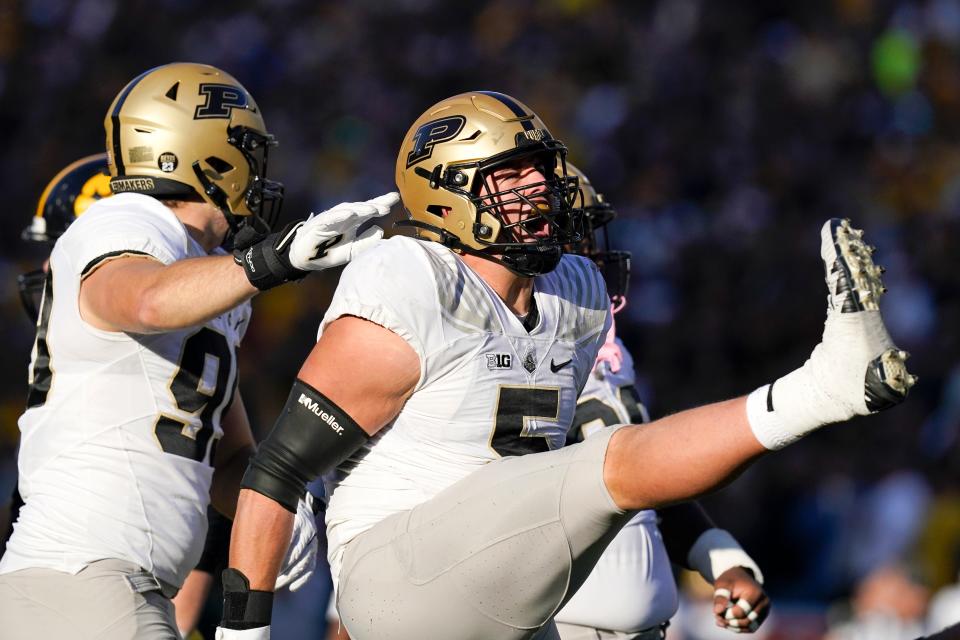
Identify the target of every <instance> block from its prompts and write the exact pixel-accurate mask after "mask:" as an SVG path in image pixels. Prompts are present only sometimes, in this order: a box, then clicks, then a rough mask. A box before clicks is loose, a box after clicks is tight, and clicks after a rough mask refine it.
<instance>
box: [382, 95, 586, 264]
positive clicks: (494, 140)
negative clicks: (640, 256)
mask: <svg viewBox="0 0 960 640" xmlns="http://www.w3.org/2000/svg"><path fill="white" fill-rule="evenodd" d="M566 152H567V149H566V147H564V145H563V143H561V142H560V141H559V140H556V139H555V138H554V137H553V136H552V135H550V132H549V131H548V130H547V128H546V126H545V125H544V124H543V121H541V120H540V118H539V117H538V116H537V114H535V113H534V112H533V111H531V110H530V108H529V107H527V106H526V105H524V104H523V103H521V102H519V101H517V100H514V99H513V98H511V97H510V96H507V95H504V94H502V93H496V92H493V91H471V92H468V93H462V94H460V95H456V96H453V97H452V98H447V99H446V100H442V101H440V102H438V103H437V104H435V105H434V106H432V107H430V108H429V109H427V111H426V112H425V113H424V114H423V115H421V116H420V117H419V118H417V121H416V122H414V123H413V126H411V127H410V130H409V131H408V132H407V135H406V137H405V138H404V140H403V144H402V145H401V147H400V154H399V156H398V157H397V187H398V188H399V189H400V196H401V198H402V199H403V205H404V207H405V208H406V210H407V212H408V213H409V215H410V218H411V219H410V220H407V221H403V222H400V223H398V225H401V226H404V225H405V226H412V227H415V228H416V229H417V235H418V236H419V237H420V238H422V239H425V240H432V241H434V242H441V243H443V244H444V245H446V246H448V247H450V248H452V249H456V250H458V251H462V252H464V253H471V254H474V255H479V256H482V257H484V258H487V259H490V260H494V261H496V262H500V263H502V264H503V265H504V266H506V267H507V268H508V269H510V270H511V271H513V272H515V273H517V274H519V275H523V276H534V275H538V274H541V273H547V272H549V271H551V270H552V269H553V268H554V267H556V265H557V263H558V262H559V261H560V258H561V256H562V253H563V245H565V244H568V243H571V242H579V240H580V237H581V234H580V227H579V225H580V223H581V220H580V216H579V214H578V212H577V211H576V210H575V209H574V207H573V205H574V203H575V200H576V195H577V182H576V179H575V178H572V177H570V176H567V175H566V171H565V170H564V158H565V156H566ZM518 161H527V162H532V163H533V164H534V165H535V166H536V167H537V168H538V169H539V170H540V171H541V173H543V175H544V176H545V177H546V180H544V181H542V182H539V183H536V184H532V185H525V186H524V187H523V190H522V191H523V192H522V193H521V191H520V190H519V189H507V190H503V191H498V192H496V193H489V192H488V190H487V188H486V184H487V183H486V178H487V176H489V175H490V174H491V173H492V172H493V171H495V170H496V169H498V168H500V167H503V166H505V165H510V164H514V163H516V162H518ZM557 167H559V169H556V168H557ZM531 188H533V189H535V190H536V189H538V188H539V189H540V190H539V192H536V193H534V192H531V191H530V189H531ZM539 197H545V198H546V200H547V202H549V203H550V206H549V208H547V207H542V206H537V205H535V204H534V203H533V202H531V200H532V199H534V198H539ZM520 202H522V203H525V204H526V205H527V207H529V211H530V213H529V215H527V216H524V217H523V219H521V220H520V221H518V222H512V223H510V222H507V221H505V220H504V218H503V217H502V212H501V207H502V206H503V205H509V204H517V203H520ZM544 222H546V224H547V228H548V230H549V233H548V235H547V236H545V237H540V238H538V239H536V240H531V241H527V242H524V241H523V234H522V230H523V229H524V228H525V225H530V227H528V228H533V226H534V225H540V226H541V227H542V226H543V224H544Z"/></svg>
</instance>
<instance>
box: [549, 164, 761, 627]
mask: <svg viewBox="0 0 960 640" xmlns="http://www.w3.org/2000/svg"><path fill="white" fill-rule="evenodd" d="M567 170H568V171H569V172H570V173H572V174H573V175H575V176H577V178H578V179H579V182H580V193H581V197H582V205H583V211H584V227H585V230H584V231H585V232H584V239H583V242H582V243H581V244H580V245H579V246H577V247H574V248H573V250H575V251H576V252H578V253H580V254H581V255H585V256H587V257H588V258H590V259H591V260H593V261H594V263H596V265H597V267H598V268H599V269H600V272H601V273H602V274H603V276H604V280H605V281H606V283H607V293H608V294H609V295H610V300H611V313H612V314H614V317H616V314H617V312H619V311H620V310H622V309H623V307H624V306H626V302H627V297H626V294H627V290H628V288H629V280H630V254H629V252H626V251H612V250H611V249H610V242H609V236H608V228H607V225H608V224H609V223H610V222H611V221H612V220H613V219H614V218H615V217H616V211H615V210H614V208H613V207H612V206H611V205H610V203H609V202H608V201H607V200H606V198H604V196H603V194H601V193H598V192H597V191H596V189H595V188H594V187H593V185H592V183H591V182H590V180H589V179H588V178H587V177H586V176H585V175H584V174H583V172H582V171H580V170H579V169H577V168H576V167H575V166H573V165H572V164H570V163H569V162H568V163H567ZM649 421H650V417H649V414H648V413H647V410H646V408H645V407H644V405H643V403H642V402H640V399H639V397H638V395H637V392H636V376H635V373H634V368H633V357H632V356H631V354H630V352H629V351H627V349H626V347H624V345H623V342H622V341H621V340H620V339H619V338H618V337H616V331H615V325H614V326H611V327H610V331H609V333H608V334H607V337H606V342H605V343H604V345H603V346H602V347H601V348H600V353H599V355H598V357H597V362H596V364H595V365H594V368H593V373H592V374H591V375H590V376H589V377H588V378H587V384H586V386H585V387H584V389H583V393H582V394H581V395H580V399H579V400H578V402H577V413H576V414H575V416H574V419H573V425H571V431H570V434H569V435H568V438H567V441H568V443H576V442H581V441H583V440H584V439H585V438H587V437H590V436H591V435H593V434H595V433H597V432H598V431H599V430H600V429H603V428H605V427H610V426H614V425H618V424H624V423H633V424H641V423H646V422H649ZM658 517H659V520H660V526H659V527H658ZM671 561H673V562H674V563H675V564H679V565H682V566H685V567H686V568H688V569H694V570H696V571H698V572H699V573H700V575H701V576H703V577H704V579H706V580H707V581H708V582H710V583H711V584H713V585H714V588H715V593H716V602H715V605H716V607H715V608H716V612H717V614H718V615H717V622H718V624H720V625H721V626H723V627H726V628H729V629H733V630H736V631H738V632H739V631H741V630H742V631H754V630H755V629H757V628H758V627H759V625H760V624H762V622H763V620H764V619H765V618H766V616H767V614H768V611H769V600H768V599H767V597H766V594H765V593H764V591H763V587H762V581H763V576H762V574H761V572H760V568H759V567H758V566H757V564H756V562H754V561H753V559H752V558H750V556H749V555H747V553H746V552H745V551H744V550H743V549H742V547H741V546H740V545H739V544H738V543H737V541H736V539H734V538H733V536H731V535H730V534H729V533H728V532H727V531H724V530H722V529H718V528H716V527H715V525H714V524H713V522H712V521H711V520H710V518H709V517H708V516H707V515H706V513H705V512H704V511H703V510H702V509H701V508H700V507H699V505H697V504H696V503H690V502H687V503H682V504H679V505H676V506H671V507H666V508H665V509H661V510H660V511H652V510H644V511H640V512H639V513H637V514H636V515H635V516H634V517H633V518H632V519H631V520H630V521H629V522H628V523H627V524H626V525H625V526H624V527H623V529H621V530H620V533H618V534H617V536H616V537H615V538H614V539H613V541H612V542H611V543H610V546H608V547H607V549H606V550H605V551H604V552H603V555H602V556H601V557H600V559H599V561H598V562H597V565H596V567H595V568H594V570H593V572H592V573H591V574H590V576H589V577H588V578H587V580H586V581H585V582H584V583H583V586H582V587H580V589H579V590H578V591H577V592H576V594H574V595H573V597H572V598H571V599H570V601H569V602H568V603H567V604H566V605H564V607H563V608H562V609H561V610H560V611H559V612H558V613H557V615H556V617H555V621H556V623H557V629H558V630H559V632H560V637H561V638H562V639H563V640H587V639H590V640H596V639H601V638H609V639H610V640H614V639H627V638H630V639H634V640H645V639H650V640H652V639H655V638H661V637H663V630H664V629H665V628H666V625H667V622H668V621H669V619H670V618H671V617H672V616H673V614H674V613H675V612H676V610H677V605H678V599H677V587H676V582H675V581H674V577H673V571H672V569H671V566H670V562H671ZM740 600H742V602H740V603H739V605H737V606H734V605H735V604H736V603H737V602H738V601H740Z"/></svg>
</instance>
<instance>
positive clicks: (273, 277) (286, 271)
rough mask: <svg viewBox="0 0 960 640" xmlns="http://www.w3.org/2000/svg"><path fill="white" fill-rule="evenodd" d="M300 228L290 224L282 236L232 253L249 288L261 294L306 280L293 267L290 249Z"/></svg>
mask: <svg viewBox="0 0 960 640" xmlns="http://www.w3.org/2000/svg"><path fill="white" fill-rule="evenodd" d="M298 224H299V223H298V222H293V223H291V224H288V225H287V226H286V227H284V228H283V230H282V231H280V232H279V233H271V234H270V235H268V236H267V237H265V238H263V239H262V240H260V241H258V242H255V243H253V244H252V245H250V246H248V247H245V248H239V249H236V250H235V251H234V252H233V259H234V260H235V261H236V262H237V264H239V265H240V266H242V267H243V270H244V271H245V272H246V274H247V279H248V280H249V281H250V284H252V285H253V286H255V287H256V288H257V289H259V290H260V291H266V290H267V289H272V288H273V287H276V286H278V285H281V284H284V283H285V282H293V281H296V280H300V279H302V278H304V277H306V275H307V272H306V271H301V270H300V269H297V268H296V267H294V266H293V265H292V264H290V256H289V255H288V254H289V251H290V245H291V238H288V236H289V235H290V234H291V233H293V232H294V228H295V227H296V225H298ZM284 240H286V242H284ZM278 245H282V248H280V249H278V248H277V246H278Z"/></svg>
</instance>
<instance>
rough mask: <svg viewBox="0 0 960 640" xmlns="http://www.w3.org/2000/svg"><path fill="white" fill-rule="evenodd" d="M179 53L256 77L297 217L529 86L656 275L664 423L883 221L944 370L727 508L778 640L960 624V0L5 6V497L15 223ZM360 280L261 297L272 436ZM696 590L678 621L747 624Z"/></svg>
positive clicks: (785, 338) (804, 322)
mask: <svg viewBox="0 0 960 640" xmlns="http://www.w3.org/2000/svg"><path fill="white" fill-rule="evenodd" d="M180 60H182V61H197V62H206V63H210V64H214V65H217V66H220V67H222V68H224V69H225V70H227V71H229V72H231V73H232V74H233V75H235V76H236V77H237V78H238V79H239V80H240V81H241V82H242V83H243V84H244V85H245V86H246V87H247V89H248V90H249V91H250V92H251V93H252V94H253V96H254V97H255V98H256V100H257V101H258V103H259V105H260V107H261V109H262V111H263V112H264V115H265V118H266V122H267V125H268V128H269V129H270V130H271V131H272V132H273V133H275V134H276V135H277V137H278V138H279V140H280V148H279V149H278V150H277V151H276V153H274V154H273V155H272V156H271V171H270V173H271V177H272V178H275V179H280V180H282V181H283V182H285V184H286V187H287V199H286V203H285V205H284V206H285V216H286V217H287V218H293V217H299V216H303V215H305V214H306V213H308V212H309V211H321V210H323V209H325V208H327V207H329V206H331V205H334V204H336V203H338V202H341V201H345V200H356V199H367V198H369V197H372V196H375V195H379V194H380V193H383V192H386V191H389V190H393V189H394V187H393V167H394V160H395V157H396V152H397V150H398V148H399V146H400V141H401V139H402V137H403V135H404V134H405V132H406V130H407V128H408V126H409V125H410V123H411V122H413V120H414V119H415V118H416V117H417V116H418V115H419V114H420V113H421V112H422V111H423V110H424V109H425V108H426V107H427V106H429V105H430V104H432V103H434V102H436V101H437V100H440V99H442V98H445V97H447V96H449V95H452V94H454V93H457V92H460V91H463V90H469V89H494V90H498V91H503V92H505V93H508V94H511V95H513V96H515V97H517V98H519V99H520V100H522V101H524V102H526V103H527V104H528V105H529V106H530V107H532V108H533V109H534V110H535V111H537V112H538V113H539V114H540V115H541V116H542V117H543V118H544V120H545V121H546V122H547V124H548V126H549V127H550V128H551V130H552V131H553V133H554V135H556V136H557V137H559V138H560V139H562V140H563V141H565V142H566V143H567V145H568V147H569V148H570V153H571V156H570V157H571V158H572V159H573V160H574V161H575V162H576V163H577V164H578V166H580V167H581V168H582V169H583V170H584V171H585V172H586V173H587V175H588V176H590V177H591V179H592V181H593V183H594V185H595V186H596V187H597V188H598V189H599V190H600V191H601V192H604V193H605V194H606V195H607V197H608V199H609V200H610V201H612V202H613V203H614V205H615V207H616V208H617V210H618V211H619V219H618V220H617V221H616V222H615V223H614V233H613V238H614V241H615V244H616V248H620V249H626V250H630V251H632V252H633V260H634V262H633V264H634V270H633V280H632V286H631V290H630V296H629V305H628V307H627V308H626V310H625V311H624V312H623V313H622V314H621V315H620V316H619V323H618V332H619V335H620V336H621V337H622V338H623V339H624V341H625V342H626V344H627V346H628V347H629V348H630V349H631V351H632V352H633V354H634V356H635V358H636V360H637V363H638V373H639V376H640V387H641V391H642V394H643V397H644V399H645V400H646V402H647V404H648V406H649V407H650V409H651V411H652V413H653V414H654V415H663V414H666V413H670V412H673V411H676V410H679V409H683V408H687V407H690V406H693V405H696V404H701V403H704V402H706V401H712V400H718V399H722V398H726V397H731V396H733V395H738V394H742V393H744V392H748V391H750V390H751V389H753V388H755V387H757V386H759V385H761V384H764V383H766V382H768V381H770V380H772V379H774V378H776V377H778V376H779V375H782V374H783V373H785V372H787V371H790V370H791V369H793V368H795V367H797V366H799V365H800V364H801V363H802V362H803V360H804V358H805V357H806V356H807V355H808V354H809V351H810V348H811V347H812V346H813V345H814V344H816V342H817V341H818V340H819V334H820V331H821V328H822V322H823V313H824V301H825V295H824V289H823V285H822V276H823V272H822V266H821V263H820V261H819V255H818V253H819V252H818V247H819V237H818V230H819V227H820V225H821V224H822V222H823V221H824V220H825V219H826V218H829V217H849V218H851V219H852V220H853V221H854V223H855V224H856V226H860V227H862V228H865V229H866V233H867V238H868V240H869V241H870V242H871V243H873V244H875V245H876V246H877V247H878V252H877V254H876V258H877V261H878V263H880V264H883V265H884V266H886V267H887V268H888V269H889V271H888V274H887V276H886V284H887V286H888V287H889V289H890V292H889V294H888V295H887V296H886V297H885V298H884V299H883V309H884V313H885V317H886V318H887V321H888V327H889V329H890V331H891V333H892V334H893V336H894V339H895V340H896V342H897V344H898V345H900V346H901V347H902V348H905V349H907V350H909V351H910V352H912V353H913V358H912V359H911V360H910V365H911V370H912V371H914V372H915V373H917V374H918V375H919V376H920V378H921V383H920V384H919V385H918V386H917V387H916V388H915V389H914V391H913V393H912V396H911V399H910V401H909V402H907V403H906V404H905V405H904V406H902V407H900V408H897V409H896V410H893V411H890V412H888V413H885V414H883V415H881V416H879V417H876V418H871V419H870V420H869V421H862V422H861V421H858V422H856V423H854V424H850V425H848V426H844V427H840V428H835V429H829V430H825V431H822V432H820V433H818V434H816V435H814V436H812V437H810V438H808V439H807V440H806V441H804V442H802V443H800V444H799V445H797V446H795V447H792V448H791V449H789V450H787V451H785V452H783V453H780V454H777V455H776V456H774V457H772V458H770V459H765V460H761V461H760V462H758V463H757V464H756V465H755V466H754V467H753V468H752V469H750V470H749V471H748V472H747V473H745V474H744V475H743V476H742V477H741V478H740V479H739V480H737V481H736V482H734V483H733V484H732V485H730V486H729V487H728V488H726V489H724V490H723V491H721V492H719V493H717V494H715V495H713V496H711V497H709V498H707V499H706V500H705V502H706V505H707V506H708V508H709V509H710V510H711V512H712V514H713V516H714V518H715V520H716V521H717V522H718V523H719V524H720V525H721V526H723V527H725V528H727V529H729V530H731V531H732V532H734V534H735V535H737V536H738V537H739V539H740V540H741V541H742V542H743V543H744V545H745V546H746V548H747V549H748V550H749V551H750V552H751V553H752V554H753V555H754V557H755V558H756V559H757V560H758V561H759V563H760V565H761V566H762V567H763V569H764V572H765V575H766V578H767V588H768V591H769V593H770V594H771V596H772V598H773V601H774V615H773V617H772V618H771V620H770V622H769V623H768V624H767V625H766V627H765V629H764V630H762V632H761V633H762V634H764V635H766V636H767V637H776V638H819V637H821V636H823V635H824V634H829V637H831V638H834V639H835V640H848V639H849V640H852V639H854V638H891V639H894V638H912V637H914V636H915V635H919V633H921V632H922V631H923V630H924V629H925V625H932V628H931V629H930V630H931V631H932V630H936V628H938V627H940V626H943V624H945V623H946V622H947V621H950V620H953V621H960V596H957V595H955V594H956V592H955V591H953V589H956V587H953V586H951V585H953V584H955V583H956V581H957V576H958V569H960V483H958V469H960V465H958V462H960V448H958V442H957V440H958V434H960V342H958V336H960V333H958V331H957V329H958V325H960V295H958V294H960V234H958V231H960V0H926V1H920V0H916V1H914V0H883V1H881V0H833V1H830V0H810V1H807V2H789V1H787V0H769V1H765V2H732V1H723V0H712V1H709V2H708V1H707V0H658V1H648V2H631V1H627V0H624V1H622V2H615V1H612V0H483V1H477V2H448V1H444V0H393V1H391V0H354V1H352V2H349V3H347V2H306V1H303V0H260V1H259V2H251V1H242V2H216V1H209V2H204V3H195V2H191V1H190V0H152V1H151V2H140V1H135V0H126V1H123V2H121V1H120V0H0V135H2V141H3V142H2V149H3V152H2V153H0V176H2V177H0V181H2V185H3V189H2V193H3V194H4V197H6V201H5V202H4V206H3V207H2V210H0V216H2V218H0V219H2V223H3V226H4V228H5V229H6V232H5V233H3V234H0V335H2V336H3V337H4V341H5V344H6V348H5V349H6V351H5V356H4V360H5V361H6V363H7V364H6V365H5V366H3V367H0V382H2V385H0V490H2V491H3V492H4V493H5V494H6V492H7V491H8V487H9V486H10V484H11V482H12V473H13V470H14V465H15V463H14V450H15V445H16V440H17V430H16V426H15V425H16V418H17V416H18V414H19V413H20V411H21V408H22V406H23V400H24V398H25V393H26V380H25V378H26V376H25V374H26V364H27V360H28V357H29V348H30V344H31V341H32V327H31V326H30V325H29V323H28V322H27V321H26V320H25V318H24V316H23V314H22V313H21V311H20V309H19V306H18V304H19V303H18V301H17V294H16V287H15V279H16V275H17V274H18V273H20V272H22V271H25V270H29V269H33V268H35V267H36V266H37V264H38V263H39V261H40V260H42V258H43V256H42V255H40V254H38V253H37V249H36V248H29V247H26V246H24V244H23V243H21V242H20V240H19V232H20V230H21V228H22V227H24V226H26V224H27V222H28V220H29V218H30V216H31V215H32V213H33V211H34V207H35V202H36V200H37V198H38V196H39V195H40V192H41V191H42V188H43V186H44V185H45V183H46V182H47V180H49V178H51V177H52V176H53V175H54V174H55V173H56V172H57V171H58V170H59V169H60V168H62V167H63V166H64V165H66V164H67V163H69V162H70V161H72V160H74V159H76V158H78V157H80V156H82V155H87V154H90V153H94V152H98V151H102V150H103V139H104V134H103V126H102V121H103V116H104V114H105V113H106V109H107V107H108V105H109V104H110V102H111V100H112V99H113V97H114V96H115V95H116V93H117V92H118V91H119V90H120V89H121V88H122V87H123V85H124V84H125V83H126V82H127V81H128V80H130V79H131V78H132V77H134V76H135V75H137V74H138V73H140V72H141V71H143V70H145V69H147V68H149V67H152V66H156V65H159V64H163V63H166V62H171V61H180ZM336 279H337V274H336V273H331V274H325V275H323V276H321V277H312V278H310V279H308V281H307V282H305V283H303V284H300V285H298V286H291V287H284V288H281V289H278V290H275V291H273V292H270V293H269V294H266V295H263V296H260V297H259V298H257V299H256V300H255V302H254V309H255V314H254V321H253V323H252V325H251V328H250V331H249V333H248V334H247V338H246V343H245V345H244V348H245V352H244V353H243V355H242V360H241V370H242V377H241V387H242V388H243V389H244V397H245V400H246V403H247V406H248V407H249V408H250V409H251V412H252V416H253V418H254V423H255V428H256V430H257V431H258V432H259V433H260V434H261V435H262V434H264V433H265V432H266V430H268V429H269V428H270V426H271V424H272V419H273V416H274V415H275V412H276V411H277V410H278V408H279V407H281V406H282V403H283V400H284V398H285V397H286V394H287V391H288V389H289V384H290V381H291V379H292V377H293V375H294V374H295V372H296V369H297V367H298V365H299V363H300V362H301V361H302V359H303V357H304V355H305V354H306V352H307V350H308V349H309V346H310V344H311V342H312V340H313V338H314V335H315V331H316V327H317V323H318V320H319V318H320V317H321V315H322V313H323V311H324V309H325V305H326V303H327V302H328V300H329V298H330V295H331V294H332V291H333V288H334V287H335V285H336ZM687 582H689V589H688V593H689V596H688V599H687V601H686V602H685V604H684V608H683V612H682V614H681V616H680V617H679V619H678V621H677V622H675V624H674V626H673V629H672V632H671V637H672V638H690V639H695V638H708V637H725V632H721V631H717V633H720V634H721V635H720V636H714V635H712V633H713V632H712V631H710V630H709V626H710V625H712V619H710V616H709V615H708V614H707V613H706V612H704V613H702V614H701V615H697V614H696V612H697V610H698V609H697V608H698V607H700V606H702V605H701V604H700V603H701V602H702V601H701V600H698V598H700V597H702V596H701V594H702V593H703V592H702V589H701V588H700V587H698V586H697V585H696V583H695V581H693V580H689V581H687ZM291 607H293V608H297V607H299V608H300V613H299V614H297V615H296V616H291V618H296V620H295V621H294V622H289V623H288V624H289V625H290V627H291V629H293V630H292V631H290V632H289V633H290V634H291V635H289V636H286V635H283V636H278V637H304V638H306V637H318V636H317V635H316V634H317V633H319V631H317V629H318V628H319V627H318V626H316V627H315V626H312V625H314V624H316V625H321V624H322V622H320V620H322V617H323V615H322V614H323V610H324V608H325V603H323V602H309V601H308V602H303V603H300V604H297V605H291ZM424 637H429V634H428V633H427V635H425V636H424Z"/></svg>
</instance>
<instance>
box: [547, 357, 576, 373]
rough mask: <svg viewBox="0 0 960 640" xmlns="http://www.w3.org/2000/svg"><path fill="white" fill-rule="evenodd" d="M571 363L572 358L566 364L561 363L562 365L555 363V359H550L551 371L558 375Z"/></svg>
mask: <svg viewBox="0 0 960 640" xmlns="http://www.w3.org/2000/svg"><path fill="white" fill-rule="evenodd" d="M571 362H573V358H570V359H569V360H566V361H564V362H561V363H560V364H557V363H556V362H554V361H553V358H550V371H553V372H554V373H556V372H557V371H560V369H563V368H564V367H565V366H567V365H568V364H570V363H571Z"/></svg>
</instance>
